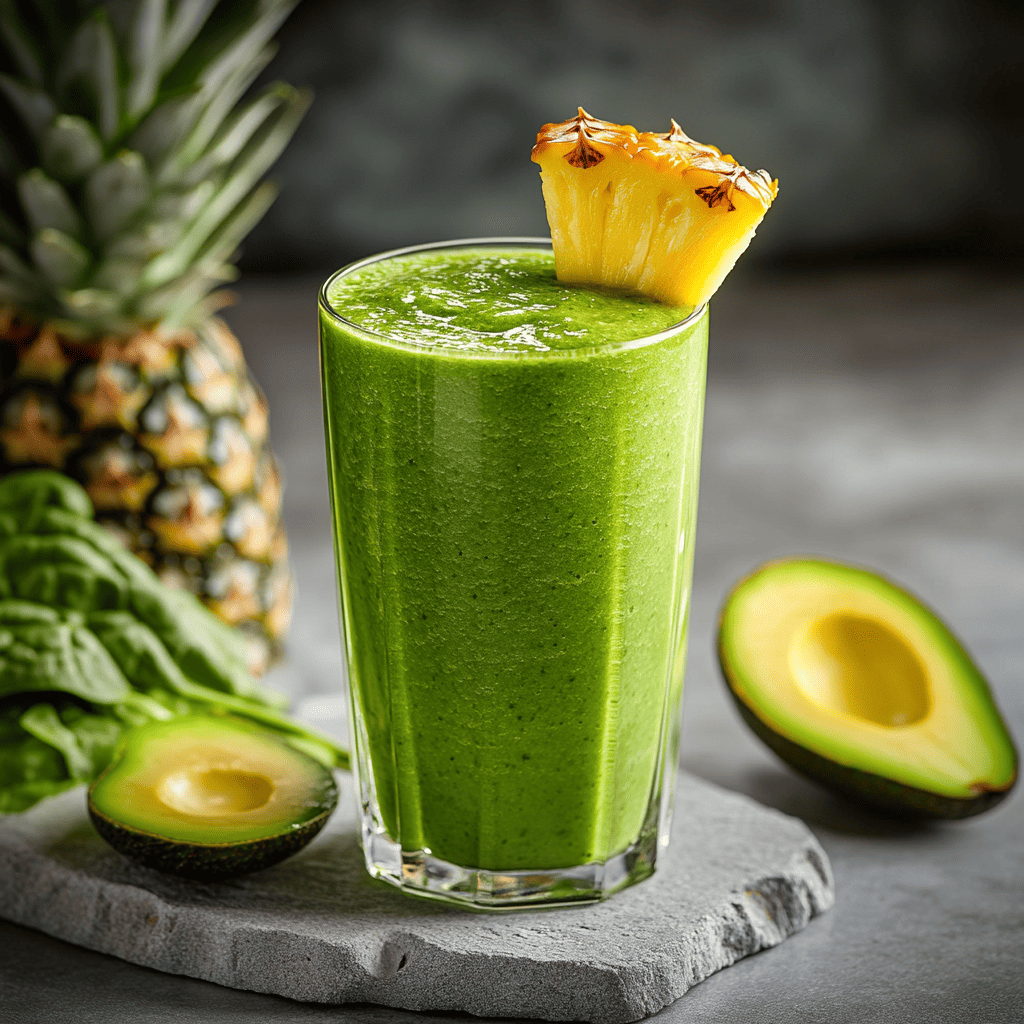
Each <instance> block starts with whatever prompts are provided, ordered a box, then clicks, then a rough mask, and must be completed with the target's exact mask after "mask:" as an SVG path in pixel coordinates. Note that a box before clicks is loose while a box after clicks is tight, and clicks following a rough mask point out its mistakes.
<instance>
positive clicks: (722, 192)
mask: <svg viewBox="0 0 1024 1024" xmlns="http://www.w3.org/2000/svg"><path fill="white" fill-rule="evenodd" d="M531 158H532V159H533V161H534V162H535V163H538V164H540V168H541V171H540V176H541V185H542V187H543V190H544V204H545V206H546V207H547V214H548V223H549V224H550V226H551V238H552V242H553V245H554V250H555V271H556V273H557V275H558V280H559V281H563V282H564V283H566V284H583V285H602V286H605V287H609V288H617V289H622V290H625V291H630V292H636V293H638V294H641V295H647V296H649V297H650V298H652V299H657V300H658V301H659V302H664V303H667V304H669V305H673V306H686V307H689V308H690V309H698V308H700V307H701V306H703V305H704V303H706V302H707V301H708V299H710V298H711V296H712V295H713V294H714V293H715V292H716V291H717V290H718V286H719V285H720V284H721V283H722V281H723V280H724V279H725V275H726V274H728V273H729V271H730V270H732V268H733V266H734V264H735V263H736V260H737V259H738V258H739V256H740V254H741V253H742V252H743V250H744V249H746V247H747V246H748V245H749V244H750V239H751V238H753V236H754V229H755V228H756V227H757V225H758V224H759V223H760V222H761V218H762V217H763V216H764V215H765V212H766V211H767V209H768V207H769V206H771V203H772V200H773V199H774V198H775V196H776V194H777V192H778V183H777V182H776V181H774V180H772V179H771V178H770V177H769V175H768V172H767V171H748V170H747V168H745V167H742V166H740V165H739V164H738V163H737V162H736V161H735V160H734V159H733V158H732V157H731V156H723V155H722V153H721V151H720V150H718V149H716V148H715V147H714V146H704V145H702V144H701V143H699V142H694V141H693V139H691V138H690V137H689V136H687V135H686V133H685V132H684V131H683V130H682V129H681V128H680V127H679V125H678V124H676V122H675V121H673V122H672V130H671V131H670V132H667V133H665V134H661V135H658V134H654V133H652V132H638V131H637V130H636V129H635V128H634V127H632V125H622V124H613V123H611V122H609V121H598V120H597V119H596V118H593V117H591V116H590V115H589V114H588V113H587V112H586V111H585V110H584V109H583V108H582V107H580V108H579V114H578V115H577V116H576V117H574V118H570V120H568V121H564V122H562V123H561V124H546V125H544V127H543V128H542V129H541V130H540V133H539V134H538V136H537V145H536V146H534V149H533V153H532V154H531Z"/></svg>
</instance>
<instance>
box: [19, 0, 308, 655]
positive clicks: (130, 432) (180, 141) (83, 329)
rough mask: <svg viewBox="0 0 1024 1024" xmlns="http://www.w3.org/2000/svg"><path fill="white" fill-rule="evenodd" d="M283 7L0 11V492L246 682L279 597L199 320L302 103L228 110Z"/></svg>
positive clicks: (271, 478) (248, 458)
mask: <svg viewBox="0 0 1024 1024" xmlns="http://www.w3.org/2000/svg"><path fill="white" fill-rule="evenodd" d="M294 2H295V0H177V2H174V0H105V2H96V0H0V475H2V474H3V473H6V472H10V471H13V470H15V469H21V468H25V467H28V466H47V467H54V468H57V469H60V470H63V471H64V472H65V473H67V474H68V475H70V476H72V477H74V478H75V479H76V480H78V481H79V482H81V483H82V484H83V485H84V486H85V488H86V490H87V491H88V492H89V495H90V496H91V498H92V500H93V503H94V505H95V508H96V517H97V519H98V520H99V521H100V522H101V523H103V524H104V525H105V526H107V527H108V528H109V529H110V530H111V531H113V532H114V533H115V534H117V535H118V536H119V537H120V538H121V539H122V540H123V542H124V543H125V544H126V545H127V546H128V547H129V548H130V549H131V550H133V551H135V552H136V553H137V554H138V555H140V557H142V558H143V559H145V560H146V561H147V562H148V563H149V564H150V565H151V566H152V567H153V568H154V569H155V570H156V571H157V573H158V574H159V575H160V576H161V578H162V579H163V580H165V581H166V582H167V583H169V584H171V585H174V586H178V587H185V588H188V589H190V590H192V591H193V592H194V593H196V594H197V595H198V596H199V597H200V598H201V599H202V600H203V601H204V602H205V603H206V604H207V605H208V606H209V607H211V608H212V609H213V610H214V611H215V612H217V614H219V615H220V616H221V617H222V618H223V619H225V620H226V621H227V622H229V623H231V624H233V625H236V626H238V627H239V628H240V629H241V630H243V631H244V633H245V635H246V637H247V639H248V640H249V642H250V653H251V657H250V662H251V667H252V668H253V670H254V671H256V672H261V671H262V670H263V669H265V668H266V666H267V664H268V663H269V661H270V660H272V658H273V657H274V656H275V654H276V653H277V652H278V649H279V643H280V640H281V638H282V635H283V633H284V631H285V630H286V628H287V625H288V619H289V615H290V609H291V594H292V586H291V580H290V576H289V573H288V568H287V562H286V547H287V545H286V541H285V536H284V531H283V526H282V523H281V488H280V480H279V476H278V471H277V468H276V466H275V464H274V458H273V455H272V454H271V451H270V449H269V447H268V444H267V409H266V403H265V400H264V398H263V396H262V394H261V393H260V391H259V390H258V388H257V387H256V386H255V385H254V383H253V381H252V380H251V378H250V376H249V373H248V370H247V368H246V365H245V361H244V359H243V357H242V352H241V348H240V347H239V344H238V342H237V340H236V339H235V338H234V336H233V335H232V334H231V332H230V331H229V330H228V328H227V327H226V325H225V324H224V323H223V322H222V321H221V320H218V319H216V318H215V317H214V316H213V313H214V311H215V310H216V308H217V307H218V305H219V304H220V300H218V296H217V294H216V292H215V289H216V288H217V287H218V286H220V285H221V284H223V283H224V282H226V281H229V280H232V279H233V278H234V277H235V275H236V271H235V268H234V267H233V265H232V264H231V262H230V261H231V259H232V257H233V255H234V253H235V251H236V249H237V247H238V244H239V242H240V241H241V239H242V238H243V237H244V236H245V234H246V233H247V232H248V231H249V230H250V229H251V228H252V227H253V225H254V224H255V223H256V222H257V221H258V220H259V218H260V217H261V216H262V215H263V213H264V212H265V211H266V209H267V207H268V206H269V205H270V203H271V202H272V201H273V198H274V195H275V190H274V188H273V186H272V185H270V184H268V183H263V184H260V179H261V178H262V176H263V174H264V172H265V171H266V170H267V168H268V167H269V166H270V165H271V164H272V163H273V162H274V160H275V159H276V158H277V156H278V155H279V154H280V152H281V150H282V149H283V148H284V146H285V144H286V143H287V141H288V139H289V138H290V137H291V135H292V133H293V131H294V130H295V128H296V126H297V125H298V122H299V120H300V119H301V117H302V115H303V113H304V111H305V109H306V106H307V105H308V97H307V96H306V95H305V94H304V93H302V92H299V91H297V90H295V89H292V88H291V87H290V86H287V85H283V84H280V83H276V84H274V85H271V86H269V87H267V88H266V89H264V90H263V91H261V92H260V93H259V94H258V95H256V96H254V97H252V98H249V99H247V100H246V101H245V102H244V103H240V100H241V98H242V96H243V94H244V93H245V92H246V90H247V88H248V86H249V85H250V83H251V82H252V81H253V79H254V78H255V77H256V75H257V74H258V73H259V72H260V71H261V70H262V69H263V67H264V66H265V65H266V63H267V62H268V60H269V59H270V57H271V55H272V52H273V51H272V43H271V38H272V36H273V33H274V31H275V30H276V29H277V27H278V26H279V25H280V23H281V22H282V21H283V20H284V18H285V17H286V16H287V14H288V13H289V12H290V10H291V8H292V7H293V6H294Z"/></svg>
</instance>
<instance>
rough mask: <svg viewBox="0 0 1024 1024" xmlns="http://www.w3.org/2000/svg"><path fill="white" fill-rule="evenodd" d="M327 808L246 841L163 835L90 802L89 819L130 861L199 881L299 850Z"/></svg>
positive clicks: (319, 826) (283, 857) (232, 874)
mask: <svg viewBox="0 0 1024 1024" xmlns="http://www.w3.org/2000/svg"><path fill="white" fill-rule="evenodd" d="M333 809H334V805H333V804H332V805H331V809H330V810H327V811H324V813H323V814H321V815H319V816H318V817H316V818H314V819H313V820H312V821H309V822H307V823H306V824H305V825H302V826H301V827H300V828H297V829H293V830H292V831H290V832H288V833H285V834H283V835H277V836H269V837H268V838H266V839H256V840H252V841H251V842H248V843H224V844H223V845H214V844H209V843H205V844H204V843H189V842H183V841H180V840H173V839H162V838H161V837H160V836H155V835H148V834H146V833H143V832H139V831H136V830H134V829H130V828H126V827H125V826H124V825H123V824H122V823H119V822H116V821H112V820H111V819H110V818H108V817H106V815H104V814H103V813H102V812H101V811H99V810H97V808H96V807H95V806H94V804H93V803H92V801H91V800H90V801H89V817H90V818H91V819H92V823H93V825H95V826H96V831H97V832H99V834H100V835H101V836H102V837H103V838H104V839H105V840H106V841H107V842H108V843H110V845H111V846H112V847H113V848H114V849H115V850H117V852H118V853H121V854H123V855H124V856H125V857H127V858H128V859H129V860H133V861H135V862H136V863H138V864H142V865H144V866H145V867H147V868H152V869H153V870H154V871H162V872H163V873H164V874H165V875H177V876H178V877H179V878H190V879H192V880H194V881H197V882H219V881H222V880H223V879H226V878H237V877H238V876H239V875H248V874H251V873H252V872H253V871H262V870H263V869H264V868H269V867H271V866H273V865H274V864H279V863H280V862H281V861H283V860H286V859H287V858H288V857H290V856H291V855H292V854H293V853H298V851H299V850H301V849H302V848H303V847H304V846H305V845H306V844H307V843H308V842H309V841H310V840H311V839H312V838H313V837H314V836H315V835H316V834H317V833H318V832H319V831H320V830H321V829H322V828H323V827H324V825H326V824H327V819H328V818H330V816H331V811H332V810H333Z"/></svg>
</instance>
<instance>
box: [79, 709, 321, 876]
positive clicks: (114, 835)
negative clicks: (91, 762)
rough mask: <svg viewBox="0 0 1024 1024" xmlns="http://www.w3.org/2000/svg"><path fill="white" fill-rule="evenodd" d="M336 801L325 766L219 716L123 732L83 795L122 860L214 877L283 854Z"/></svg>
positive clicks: (316, 826)
mask: <svg viewBox="0 0 1024 1024" xmlns="http://www.w3.org/2000/svg"><path fill="white" fill-rule="evenodd" d="M337 800H338V788H337V785H336V783H335V781H334V776H333V775H332V774H331V772H330V770H329V769H327V768H325V767H324V766H323V765H322V764H321V763H320V762H319V761H316V760H314V759H313V758H312V757H310V756H309V755H308V754H305V753H303V752H302V751H300V750H296V749H295V748H294V747H293V746H291V745H290V744H289V743H288V742H287V741H286V740H285V739H283V738H282V737H280V736H278V735H277V734H275V733H271V732H268V731H266V730H264V729H261V728H260V727H259V726H258V725H256V724H255V723H253V722H248V721H244V720H242V719H239V718H232V717H230V716H227V715H216V714H211V715H184V716H182V717H180V718H173V719H170V720H168V721H165V722H155V723H152V724H150V725H144V726H141V727H139V728H136V729H132V730H131V731H130V732H128V733H127V734H126V735H125V738H124V740H123V741H122V745H121V748H120V750H119V753H118V755H117V756H116V757H115V758H114V760H113V761H112V762H111V764H110V765H109V766H108V767H107V769H106V771H104V772H103V774H102V775H101V776H100V777H99V778H98V779H97V780H96V781H95V782H94V783H93V784H92V786H91V787H90V789H89V816H90V817H91V818H92V822H93V824H94V825H95V826H96V830H97V831H98V832H99V833H100V835H101V836H103V838H104V839H106V841H107V842H108V843H110V845H111V846H113V847H114V849H116V850H118V851H119V852H120V853H123V854H124V855H125V856H126V857H130V858H131V859H132V860H136V861H138V862H140V863H141V864H145V865H146V866H147V867H151V868H155V869H156V870H157V871H163V872H166V873H167V874H171V875H179V876H181V877H183V878H194V879H200V880H203V881H213V880H216V879H220V878H230V877H233V876H235V875H242V874H246V873H248V872H250V871H258V870H260V869H261V868H266V867H269V866H270V865H271V864H276V863H277V862H278V861H281V860H284V859H285V858H286V857H289V856H291V854H293V853H295V852H296V851H297V850H300V849H301V848H302V847H303V846H305V845H306V843H308V842H309V841H310V840H311V839H312V838H313V837H314V836H315V835H316V834H317V833H318V832H319V831H320V829H321V828H323V826H324V825H325V824H326V822H327V819H328V818H329V817H330V814H331V811H332V810H334V806H335V804H336V803H337Z"/></svg>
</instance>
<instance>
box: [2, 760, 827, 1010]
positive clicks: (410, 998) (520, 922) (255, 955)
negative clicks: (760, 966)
mask: <svg viewBox="0 0 1024 1024" xmlns="http://www.w3.org/2000/svg"><path fill="white" fill-rule="evenodd" d="M345 783H346V789H347V790H348V789H349V788H350V787H349V780H348V779H347V778H346V780H345ZM344 796H345V797H346V798H347V799H343V801H342V804H341V808H340V809H339V811H338V812H337V813H336V814H335V816H334V818H333V819H332V821H331V823H330V824H329V826H328V827H327V829H325V831H324V832H323V833H322V834H321V835H320V836H319V837H318V838H317V839H316V840H315V841H314V842H313V843H312V844H311V845H310V846H309V847H308V848H307V849H306V850H304V851H302V852H301V853H300V854H298V855H297V856H296V857H294V858H292V859H291V860H290V861H287V862H285V863H284V864H281V865H278V866H277V867H274V868H270V869H268V870H267V871H264V872H261V873H258V874H255V875H251V876H249V877H246V878H242V879H237V880H234V881H230V882H223V883H218V884H199V883H193V882H183V881H181V880H178V879H174V878H170V877H167V876H164V875H160V874H157V873H156V872H153V871H150V870H148V869H146V868H142V867H138V866H136V865H134V864H132V863H130V862H128V861H126V860H124V859H123V858H122V857H121V856H120V855H118V854H116V853H114V852H113V851H112V850H111V849H110V848H109V847H107V846H106V845H105V844H104V843H103V841H102V840H101V839H99V837H98V836H97V835H96V833H95V832H94V831H93V829H92V827H91V825H90V824H89V823H88V820H87V818H86V815H85V811H84V806H83V805H84V799H83V793H82V791H80V790H79V791H73V792H71V793H67V794H63V795H62V796H60V797H56V798H54V799H51V800H49V801H47V802H45V803H43V804H41V805H40V806H39V807H37V808H34V809H33V810H32V811H29V812H27V813H26V814H23V815H20V816H9V817H5V818H0V916H3V917H6V918H8V919H9V920H11V921H14V922H16V923H18V924H23V925H28V926H29V927H32V928H37V929H39V930H40V931H43V932H46V933H48V934H50V935H53V936H56V937H58V938H61V939H65V940H67V941H69V942H73V943H76V944H78V945H81V946H85V947H87V948H89V949H94V950H99V951H101V952H104V953H109V954H113V955H114V956H118V957H121V958H122V959H124V960H129V961H132V962H133V963H137V964H143V965H146V966H149V967H154V968H157V969H158V970H161V971H166V972H169V973H173V974H184V975H188V976H191V977H195V978H204V979H206V980H208V981H214V982H217V983H219V984H222V985H227V986H230V987H233V988H239V989H247V990H250V991H254V992H265V993H275V994H278V995H282V996H287V997H290V998H292V999H300V1000H306V1001H311V1002H322V1003H345V1002H364V1003H367V1002H368V1003H378V1004H382V1005H385V1006H392V1007H401V1008H405V1009H413V1010H432V1011H453V1010H454V1011H468V1012H470V1013H473V1014H477V1015H480V1016H498V1017H500V1016H514V1017H538V1018H542V1019H545V1020H575V1021H581V1020H586V1021H594V1022H602V1024H619V1022H626V1021H633V1020H638V1019H640V1018H642V1017H644V1016H646V1015H648V1014H651V1013H654V1012H656V1011H658V1010H660V1009H661V1008H662V1007H664V1006H666V1005H667V1004H669V1003H671V1002H672V1001H674V1000H675V999H677V998H679V997H680V996H681V995H683V993H684V992H686V990H687V989H689V988H690V987H691V986H693V985H695V984H696V983H697V982H699V981H701V980H703V979H704V978H706V977H708V975H710V974H713V973H714V972H715V971H718V970H720V969H721V968H723V967H727V966H728V965H730V964H732V963H735V962H736V961H737V960H739V959H740V958H742V957H745V956H748V955H749V954H751V953H754V952H757V951H758V950H761V949H765V948H767V947H770V946H774V945H777V944H778V943H780V942H781V941H782V940H783V939H785V938H786V937H787V936H789V935H791V934H793V933H794V932H796V931H798V930H800V929H801V928H803V927H804V926H805V925H806V924H807V923H808V921H809V920H810V919H811V918H812V917H814V916H815V915H817V914H820V913H822V912H823V911H825V910H827V909H828V908H829V907H830V906H831V905H832V902H833V898H834V895H833V893H834V890H833V882H832V871H831V867H830V865H829V862H828V858H827V857H826V855H825V853H824V851H823V850H822V849H821V847H820V846H819V844H818V842H817V840H816V839H815V838H814V837H813V836H812V834H811V833H810V832H809V831H808V829H807V828H806V826H804V825H803V823H802V822H800V821H798V820H797V819H795V818H791V817H788V816H786V815H784V814H781V813H779V812H778V811H774V810H770V809H768V808H765V807H763V806H761V805H760V804H757V803H756V802H754V801H753V800H751V799H749V798H748V797H744V796H741V795H739V794H736V793H730V792H728V791H727V790H724V789H720V788H719V787H717V786H714V785H712V784H710V783H707V782H704V781H701V780H699V779H697V778H695V777H693V776H691V775H686V774H683V775H681V776H680V783H679V793H678V797H677V802H676V816H675V825H674V829H673V840H672V845H671V847H670V850H669V852H668V854H667V856H664V857H663V859H662V863H661V865H660V867H659V870H658V872H657V874H656V875H655V876H654V878H652V879H650V880H648V881H647V882H644V883H643V884H641V885H639V886H635V887H633V888H631V889H628V890H625V891H624V892H621V893H619V894H618V895H617V896H615V897H613V898H612V899H611V900H609V901H608V902H606V903H602V904H596V905H591V906H586V907H577V908H571V909H567V910H549V911H523V912H517V913H511V914H503V915H484V914H479V913H470V912H466V911H461V910H457V909H452V908H448V907H445V906H441V905H438V904H435V903H430V902H427V901H425V900H419V899H412V898H409V897H407V896H404V895H402V894H401V893H399V892H396V891H395V890H393V889H391V888H390V887H388V886H387V885H385V884H384V883H382V882H378V881H375V880H373V879H371V878H370V877H369V876H368V875H367V874H366V873H365V871H364V869H363V864H362V855H361V852H360V850H359V847H358V843H357V840H356V837H355V831H354V812H353V811H352V810H351V809H349V808H351V805H352V802H353V801H352V799H351V793H350V792H346V793H345V794H344Z"/></svg>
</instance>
